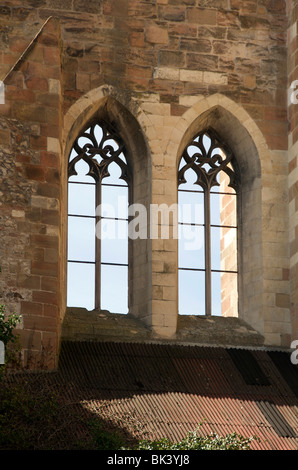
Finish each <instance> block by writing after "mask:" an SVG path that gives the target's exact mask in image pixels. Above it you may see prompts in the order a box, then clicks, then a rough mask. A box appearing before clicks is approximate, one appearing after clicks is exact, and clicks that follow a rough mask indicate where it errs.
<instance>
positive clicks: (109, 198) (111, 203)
mask: <svg viewBox="0 0 298 470" xmlns="http://www.w3.org/2000/svg"><path fill="white" fill-rule="evenodd" d="M101 204H102V215H103V216H106V217H120V218H122V219H123V218H124V219H127V217H128V187H127V186H123V187H116V186H104V184H103V185H102V187H101Z"/></svg>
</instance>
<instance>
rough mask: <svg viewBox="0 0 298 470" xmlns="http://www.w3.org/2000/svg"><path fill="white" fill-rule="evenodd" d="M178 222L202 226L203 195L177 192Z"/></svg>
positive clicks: (200, 193)
mask: <svg viewBox="0 0 298 470" xmlns="http://www.w3.org/2000/svg"><path fill="white" fill-rule="evenodd" d="M178 204H179V211H178V222H184V223H195V224H204V193H202V192H184V191H178Z"/></svg>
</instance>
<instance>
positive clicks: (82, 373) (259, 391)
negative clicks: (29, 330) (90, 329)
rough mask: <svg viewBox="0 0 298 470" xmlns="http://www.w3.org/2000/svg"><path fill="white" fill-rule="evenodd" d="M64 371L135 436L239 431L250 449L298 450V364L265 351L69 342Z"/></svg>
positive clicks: (88, 403)
mask: <svg viewBox="0 0 298 470" xmlns="http://www.w3.org/2000/svg"><path fill="white" fill-rule="evenodd" d="M59 373H60V374H61V376H62V377H63V379H64V381H65V383H68V384H72V386H71V388H70V390H71V391H70V392H69V393H71V394H74V395H76V399H78V397H81V399H82V400H83V401H84V406H85V407H86V408H87V409H88V410H89V411H90V412H93V413H96V412H100V413H101V415H102V416H106V417H107V418H108V419H111V420H114V421H117V422H118V423H126V424H125V425H126V426H127V427H128V428H129V429H127V432H129V433H131V434H135V435H136V436H137V437H146V438H153V439H157V438H162V437H168V438H170V439H171V440H172V441H177V440H180V439H181V438H183V437H184V436H185V435H186V434H187V433H188V431H191V430H194V429H196V428H197V426H198V425H199V424H200V423H202V424H201V426H200V432H201V433H203V434H211V433H214V432H215V433H217V434H218V435H221V436H223V435H226V434H229V433H232V432H236V433H238V434H241V435H243V436H246V437H250V436H253V435H255V436H258V437H259V438H260V441H259V442H258V441H253V443H252V446H251V448H252V449H262V450H267V449H269V450H270V449H274V450H275V449H282V450H297V449H298V366H297V365H293V364H292V363H291V361H290V354H289V353H288V352H282V351H268V350H265V349H241V348H224V347H216V346H210V347H209V346H196V345H191V346H186V345H177V344H159V343H149V342H147V343H146V342H143V343H136V342H118V343H117V342H70V341H64V342H63V343H62V346H61V353H60V365H59Z"/></svg>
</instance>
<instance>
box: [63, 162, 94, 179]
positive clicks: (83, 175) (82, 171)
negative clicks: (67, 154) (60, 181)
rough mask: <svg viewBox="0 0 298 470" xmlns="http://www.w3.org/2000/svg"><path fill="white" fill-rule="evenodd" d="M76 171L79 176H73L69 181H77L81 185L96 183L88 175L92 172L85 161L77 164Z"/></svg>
mask: <svg viewBox="0 0 298 470" xmlns="http://www.w3.org/2000/svg"><path fill="white" fill-rule="evenodd" d="M75 170H76V172H77V175H73V176H70V177H69V181H77V182H80V183H94V178H92V176H89V175H87V173H89V171H90V167H89V165H88V163H86V162H85V161H84V160H82V159H81V160H79V161H78V162H77V163H76V164H75Z"/></svg>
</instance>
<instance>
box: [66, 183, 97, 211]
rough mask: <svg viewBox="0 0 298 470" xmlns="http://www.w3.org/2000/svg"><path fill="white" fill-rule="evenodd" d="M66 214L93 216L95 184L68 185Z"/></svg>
mask: <svg viewBox="0 0 298 470" xmlns="http://www.w3.org/2000/svg"><path fill="white" fill-rule="evenodd" d="M68 213H69V214H76V215H89V216H93V217H94V216H95V184H92V185H91V184H75V183H69V184H68Z"/></svg>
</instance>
